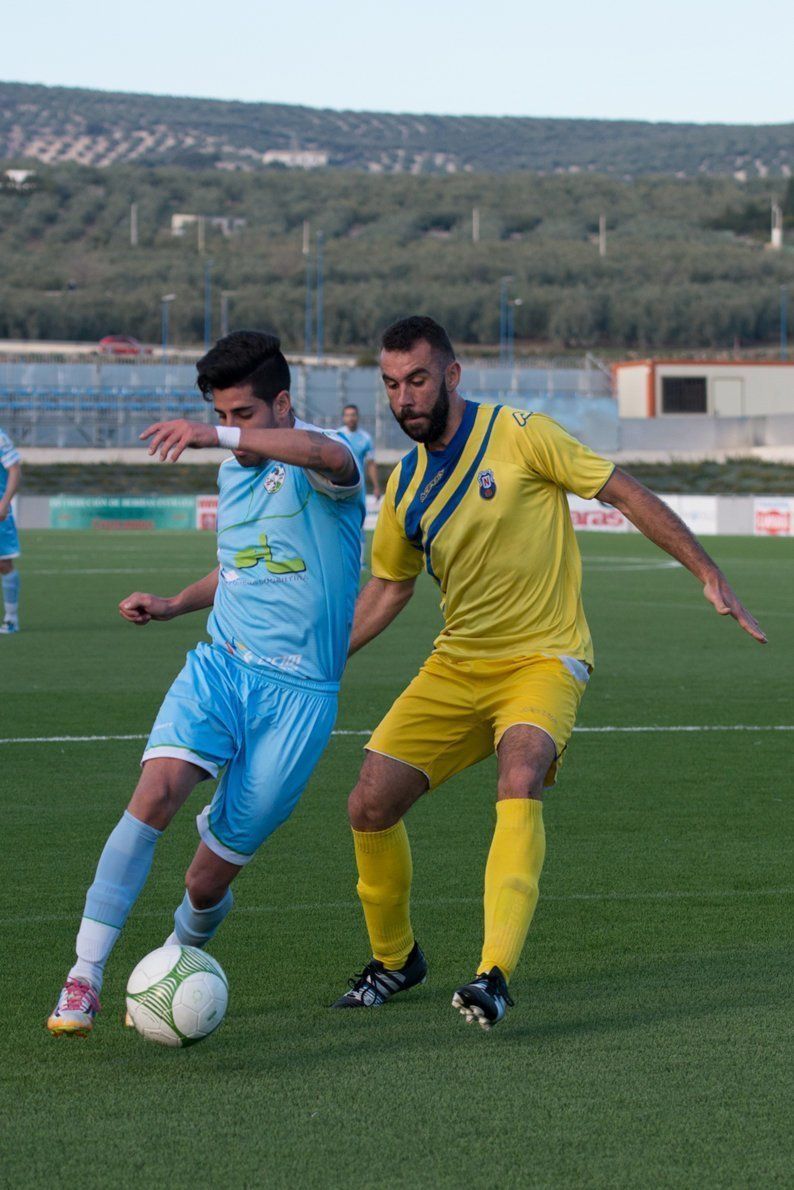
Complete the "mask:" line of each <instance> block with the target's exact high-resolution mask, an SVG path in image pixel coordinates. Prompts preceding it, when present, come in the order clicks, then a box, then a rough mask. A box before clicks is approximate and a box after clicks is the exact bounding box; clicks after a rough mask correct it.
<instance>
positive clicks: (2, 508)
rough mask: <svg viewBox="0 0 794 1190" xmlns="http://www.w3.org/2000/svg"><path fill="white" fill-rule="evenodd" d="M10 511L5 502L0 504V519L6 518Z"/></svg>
mask: <svg viewBox="0 0 794 1190" xmlns="http://www.w3.org/2000/svg"><path fill="white" fill-rule="evenodd" d="M10 511H11V509H10V507H9V506H8V505H7V504H0V521H5V520H7V519H8V514H9V512H10Z"/></svg>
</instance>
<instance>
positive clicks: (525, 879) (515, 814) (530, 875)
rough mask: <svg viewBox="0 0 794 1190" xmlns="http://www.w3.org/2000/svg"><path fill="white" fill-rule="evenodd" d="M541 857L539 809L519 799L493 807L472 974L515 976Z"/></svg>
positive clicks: (535, 896) (532, 907) (543, 843)
mask: <svg viewBox="0 0 794 1190" xmlns="http://www.w3.org/2000/svg"><path fill="white" fill-rule="evenodd" d="M545 854H546V833H545V831H544V829H543V804H542V803H541V802H539V801H536V800H535V799H534V798H519V797H514V798H507V799H506V800H504V801H499V802H497V803H496V829H495V830H494V835H493V841H492V843H491V850H490V852H489V853H488V863H487V865H486V868H485V938H484V941H483V949H482V961H481V962H480V966H479V968H478V973H479V972H482V971H490V970H491V968H492V967H498V968H499V969H500V971H502V973H503V974H504V977H505V979H509V978H510V976H511V975H512V973H513V971H514V970H515V967H516V964H517V963H518V960H519V956H520V955H521V951H522V950H523V947H524V942H525V941H526V937H527V931H528V930H529V924H530V922H531V921H532V915H533V913H534V912H535V906H536V905H537V903H538V882H539V880H540V871H541V868H542V867H543V858H544V856H545Z"/></svg>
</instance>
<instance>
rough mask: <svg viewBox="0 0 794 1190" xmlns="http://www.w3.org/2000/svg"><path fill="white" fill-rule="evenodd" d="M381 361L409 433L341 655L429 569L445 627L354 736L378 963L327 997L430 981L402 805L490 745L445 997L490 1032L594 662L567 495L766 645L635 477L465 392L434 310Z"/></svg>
mask: <svg viewBox="0 0 794 1190" xmlns="http://www.w3.org/2000/svg"><path fill="white" fill-rule="evenodd" d="M380 365H381V370H382V374H383V383H384V385H385V386H386V392H387V394H388V398H389V404H390V405H391V410H392V413H393V414H394V416H395V417H396V419H397V420H398V421H399V423H400V425H401V426H402V428H403V429H404V430H405V432H406V434H407V435H408V436H409V437H410V438H412V439H413V440H414V441H415V442H416V443H417V445H416V446H415V447H414V448H413V450H411V451H410V452H409V454H407V455H406V456H405V458H404V459H403V460H402V462H401V463H400V464H399V465H398V466H397V468H396V469H395V470H394V472H393V473H392V475H391V477H390V479H389V482H388V485H387V488H386V495H385V497H384V501H383V505H382V508H381V512H380V516H379V519H378V523H377V527H376V529H375V539H374V543H373V551H372V579H371V580H370V582H369V583H368V584H367V586H366V587H365V588H364V590H363V591H362V592H361V594H360V596H359V598H358V602H357V604H356V613H355V619H354V623H353V633H352V638H351V645H350V649H351V652H355V651H356V650H358V649H360V648H362V647H363V646H364V645H365V644H367V642H368V641H370V640H372V639H373V638H374V637H376V636H377V635H378V634H379V633H380V632H382V631H383V630H384V628H386V627H387V626H388V625H389V624H390V623H391V621H392V620H393V619H394V618H395V616H397V615H398V613H399V612H400V611H401V610H402V609H403V608H404V607H405V605H406V604H407V602H408V600H409V599H410V598H411V595H412V594H413V590H414V583H415V581H416V578H417V575H418V574H419V572H420V570H422V568H423V567H424V569H426V570H427V572H428V574H429V575H430V576H431V578H433V579H434V580H435V581H436V582H437V583H438V585H439V588H440V591H441V606H442V609H443V613H444V627H443V629H442V631H441V633H440V635H439V636H438V638H437V639H436V641H435V647H434V649H433V652H432V653H431V655H430V657H429V658H428V660H427V661H426V662H425V664H424V665H423V666H422V668H421V669H420V671H419V673H418V675H417V676H416V677H415V678H414V680H413V681H412V682H411V684H410V685H409V686H408V688H407V689H406V690H405V691H404V693H403V694H402V695H400V697H399V698H398V699H397V701H396V702H395V703H394V705H393V706H392V708H391V710H390V711H389V712H388V714H387V715H386V717H385V719H383V721H382V722H381V723H380V725H379V726H378V727H377V728H376V729H375V732H374V734H373V735H372V737H371V739H370V740H369V743H368V744H367V745H366V749H367V754H366V758H365V760H364V764H363V766H362V769H361V773H360V776H359V779H358V783H357V784H356V786H355V788H354V790H353V792H352V793H351V795H350V799H349V803H348V809H349V816H350V823H351V826H352V829H353V842H354V847H355V855H356V862H357V866H358V895H359V897H360V899H361V904H362V907H363V910H364V917H365V920H366V924H367V930H368V932H369V938H370V943H371V946H372V959H371V960H370V961H369V962H368V963H367V964H366V966H365V967H364V969H363V971H362V972H361V973H360V974H359V975H356V976H354V977H353V978H352V979H351V980H350V990H349V991H348V992H346V993H345V994H344V995H343V996H342V997H341V998H340V999H339V1000H338V1001H337V1002H336V1005H335V1007H338V1008H363V1007H375V1006H378V1005H381V1004H384V1003H385V1002H386V1001H387V1000H388V999H390V997H392V996H393V995H395V994H396V993H398V992H401V991H405V990H406V989H407V988H410V987H413V986H415V985H416V984H419V983H423V982H424V980H425V978H426V975H427V963H426V961H425V957H424V955H423V954H422V951H421V950H420V949H419V946H418V945H417V943H416V940H415V937H414V932H413V927H412V924H411V917H410V912H409V899H410V892H411V875H412V868H411V852H410V848H409V844H408V835H407V832H406V829H405V824H404V822H403V817H404V815H405V814H406V812H407V811H408V810H409V809H410V808H411V806H412V805H413V804H414V802H416V801H417V800H418V799H419V798H420V797H422V795H423V794H425V793H427V792H428V791H429V790H431V789H435V788H436V787H437V786H439V785H441V784H443V782H444V781H447V780H449V778H450V777H453V776H454V775H455V774H456V773H459V772H461V771H462V770H463V769H466V768H468V767H469V766H470V765H473V764H476V763H477V762H478V761H480V760H482V759H483V758H484V757H486V756H489V755H490V754H491V753H493V752H494V751H495V752H496V755H497V760H498V781H497V789H496V798H497V800H496V827H495V830H494V835H493V839H492V842H491V848H490V853H489V856H488V863H487V866H486V871H485V898H484V906H485V928H484V939H483V948H482V954H481V957H480V961H479V963H478V965H477V967H476V970H475V975H474V978H473V979H472V980H471V982H469V983H466V984H463V985H462V986H461V987H459V988H458V989H457V991H456V992H455V994H454V996H453V998H452V1004H453V1006H454V1007H455V1008H457V1009H459V1010H460V1012H461V1013H462V1014H463V1016H465V1017H466V1019H467V1020H468V1021H469V1022H470V1023H471V1022H473V1021H475V1020H476V1021H478V1022H479V1024H480V1025H482V1026H483V1027H484V1028H486V1029H490V1028H491V1027H492V1026H493V1025H495V1024H496V1023H498V1022H499V1021H500V1020H501V1019H502V1018H503V1017H504V1014H505V1011H506V1008H507V1007H508V1006H511V1005H512V1003H513V1001H512V1000H511V998H510V995H509V992H508V981H509V980H510V977H511V975H512V974H513V971H514V970H515V967H516V964H517V963H518V959H519V956H520V954H521V951H522V949H523V946H524V942H525V939H526V936H527V931H528V929H529V925H530V922H531V921H532V915H533V913H534V910H535V905H536V903H537V899H538V883H539V879H540V873H541V868H542V866H543V859H544V854H545V849H546V842H545V835H544V828H543V804H542V803H543V791H544V789H547V788H549V787H550V786H552V785H553V784H554V781H555V777H556V775H557V772H558V770H559V768H560V766H561V764H562V761H563V756H564V753H565V749H566V747H567V745H568V741H569V739H570V736H571V732H572V730H573V725H574V720H575V718H576V713H577V709H578V706H579V702H580V700H581V698H582V695H583V694H584V691H585V689H586V687H587V682H588V679H589V677H590V674H591V672H592V667H593V646H592V643H591V640H590V632H589V630H588V627H587V621H586V620H585V616H584V611H583V609H582V601H581V577H582V568H581V559H580V557H579V549H578V546H577V543H576V538H575V536H574V532H573V527H572V524H571V517H570V514H569V511H568V503H567V499H566V493H567V492H574V493H575V494H576V495H578V496H581V497H583V498H585V499H591V498H593V497H597V498H598V499H599V500H601V501H603V502H605V503H608V504H612V505H614V507H615V508H618V509H619V510H620V511H621V512H622V513H623V514H624V516H626V517H627V518H628V519H629V520H630V521H631V522H632V523H633V524H634V525H636V527H637V528H638V529H639V530H640V531H641V532H642V533H643V534H644V535H645V536H646V537H648V538H649V539H650V540H651V541H653V542H655V543H656V545H658V546H660V547H661V548H662V549H663V550H666V551H667V553H669V554H670V555H671V556H672V557H673V558H675V559H677V560H678V561H679V562H680V563H681V564H682V565H683V566H685V567H686V568H687V569H688V570H690V571H691V572H692V574H693V575H694V576H695V578H696V579H697V580H698V581H699V582H700V583H701V584H702V586H703V594H704V595H705V597H706V599H707V600H708V601H709V602H710V603H711V604H712V605H713V606H714V608H715V609H716V611H717V612H719V614H720V615H731V616H733V617H734V619H736V620H737V621H738V623H739V624H740V625H741V627H742V628H743V629H744V630H745V631H746V632H747V633H749V635H750V636H752V637H754V638H755V640H757V641H760V642H762V643H763V642H765V639H766V638H765V636H764V634H763V632H762V631H761V629H760V627H759V626H758V624H757V623H756V621H755V620H754V619H753V617H752V616H751V615H750V614H749V612H748V611H747V610H746V609H745V608H744V607H743V606H742V604H741V603H740V602H739V600H738V599H737V597H736V595H735V594H734V592H733V591H732V590H731V588H730V586H729V585H728V582H727V581H726V579H725V576H724V575H723V574H722V573H721V571H720V570H719V568H718V567H717V565H716V563H715V562H713V561H712V559H711V558H710V557H709V556H708V554H707V553H706V552H705V550H704V549H703V548H702V546H701V545H700V544H699V543H698V541H697V540H696V539H695V537H694V536H693V535H692V534H691V533H690V531H689V530H688V529H687V527H686V526H685V525H684V524H683V522H682V521H681V520H679V518H678V517H677V516H676V515H675V514H674V513H673V512H672V511H671V510H670V509H669V508H668V507H667V505H665V504H664V503H663V502H662V501H661V500H659V499H658V498H657V497H656V496H655V495H653V493H652V492H650V491H648V489H647V488H645V487H643V486H642V484H640V483H638V482H637V481H636V480H634V479H632V478H631V476H629V475H627V474H626V473H625V472H623V471H621V470H620V469H619V468H617V467H615V466H614V465H613V464H612V463H610V462H608V461H607V460H606V459H603V458H600V457H599V456H598V455H597V454H594V453H593V451H592V450H589V449H588V448H587V447H586V446H583V445H582V443H580V442H577V441H576V439H574V438H572V437H571V436H570V435H569V434H568V433H566V431H565V430H563V429H562V427H561V426H559V425H558V424H557V423H556V422H554V421H552V420H551V419H550V418H548V417H545V416H543V415H541V414H531V413H528V412H526V411H524V410H518V409H511V408H509V407H507V406H499V405H497V406H491V405H479V404H476V403H475V402H473V401H468V400H464V398H463V397H462V396H461V395H460V393H459V392H458V385H459V383H460V377H461V370H460V366H459V364H458V363H457V361H456V359H455V355H454V352H453V350H452V345H451V343H450V341H449V338H448V336H447V334H446V332H445V331H444V329H443V328H442V327H441V326H439V325H438V324H437V323H436V322H434V321H433V320H432V319H430V318H423V317H414V318H407V319H404V320H403V321H400V322H397V323H395V324H394V325H393V326H390V327H389V328H388V330H387V331H386V332H385V334H384V335H383V340H382V350H381V355H380Z"/></svg>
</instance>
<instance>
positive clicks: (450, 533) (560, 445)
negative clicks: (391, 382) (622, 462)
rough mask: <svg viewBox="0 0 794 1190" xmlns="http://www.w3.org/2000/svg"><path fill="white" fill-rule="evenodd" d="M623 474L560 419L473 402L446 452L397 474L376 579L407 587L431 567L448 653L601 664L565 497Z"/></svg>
mask: <svg viewBox="0 0 794 1190" xmlns="http://www.w3.org/2000/svg"><path fill="white" fill-rule="evenodd" d="M613 470H614V464H613V463H610V462H608V461H607V460H606V459H603V458H601V457H600V456H599V455H597V454H595V453H594V452H593V451H592V450H590V449H589V448H588V447H587V446H584V445H583V444H582V443H581V442H578V441H577V440H576V439H575V438H572V437H571V435H570V434H568V433H567V431H565V430H564V429H563V428H562V426H560V425H558V424H557V422H555V421H553V420H552V419H551V418H550V417H545V416H544V415H543V414H540V413H528V412H526V411H525V410H522V409H510V408H508V407H507V406H501V405H496V406H494V405H480V404H477V403H475V402H474V401H466V403H465V411H464V414H463V420H462V421H461V424H460V426H459V428H458V430H457V431H456V433H455V435H454V436H453V438H452V439H451V441H450V442H449V443H448V444H447V446H445V447H444V449H443V450H439V451H429V450H427V448H426V447H425V446H423V445H417V446H415V447H414V448H413V450H412V451H410V452H409V453H408V454H407V455H406V456H405V458H404V459H403V460H402V462H401V463H399V464H398V466H397V467H396V468H395V469H394V471H393V472H392V474H391V476H390V478H389V482H388V484H387V487H386V494H385V497H384V500H383V504H382V507H381V510H380V515H379V517H378V523H377V525H376V528H375V539H374V542H373V547H372V574H373V576H374V577H375V578H382V579H390V580H392V581H398V582H399V581H403V580H406V579H410V578H415V577H416V576H417V575H418V574H419V572H420V570H421V569H422V567H423V566H424V567H425V569H426V570H427V572H428V574H429V575H431V577H432V578H434V579H435V580H436V582H437V583H438V584H439V586H440V588H441V610H442V612H443V615H444V628H443V630H442V632H441V633H440V635H439V636H438V638H437V639H436V642H435V647H436V649H437V650H438V651H439V652H440V653H442V654H445V655H447V656H454V657H459V658H462V659H468V660H474V659H488V658H497V657H515V658H517V659H518V658H523V657H528V656H530V655H532V654H537V653H546V654H551V655H554V656H569V657H575V658H578V659H580V660H582V661H585V662H587V663H588V664H590V665H592V663H593V646H592V641H591V639H590V630H589V628H588V627H587V621H586V619H585V616H584V609H583V607H582V598H581V587H582V562H581V557H580V555H579V547H578V545H577V543H576V537H575V535H574V531H573V525H572V523H571V516H570V513H569V510H568V501H567V499H566V495H565V493H566V491H568V492H574V493H576V495H577V496H583V497H584V498H585V499H589V498H591V497H593V496H595V495H596V494H597V493H598V492H599V491H600V490H601V488H602V487H603V486H604V484H605V483H606V482H607V480H608V479H609V477H610V475H611V474H612V471H613Z"/></svg>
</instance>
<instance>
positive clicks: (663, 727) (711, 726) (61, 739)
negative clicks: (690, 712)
mask: <svg viewBox="0 0 794 1190" xmlns="http://www.w3.org/2000/svg"><path fill="white" fill-rule="evenodd" d="M574 731H575V732H576V733H577V734H579V735H587V734H599V735H600V734H605V733H610V732H613V733H615V734H618V735H632V734H636V733H638V732H649V733H667V732H687V731H690V732H694V731H794V723H706V724H699V723H687V724H681V723H679V724H650V723H649V724H637V725H629V726H614V725H609V726H604V727H575V728H574ZM331 734H332V735H335V736H368V735H371V734H372V729H371V728H366V729H356V730H353V731H351V730H347V729H341V728H340V729H339V730H337V731H334V732H332V733H331ZM148 738H149V736H148V734H147V733H144V734H140V733H137V732H136V733H135V734H132V735H42V736H5V737H0V744H91V743H106V742H110V741H115V740H148Z"/></svg>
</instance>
